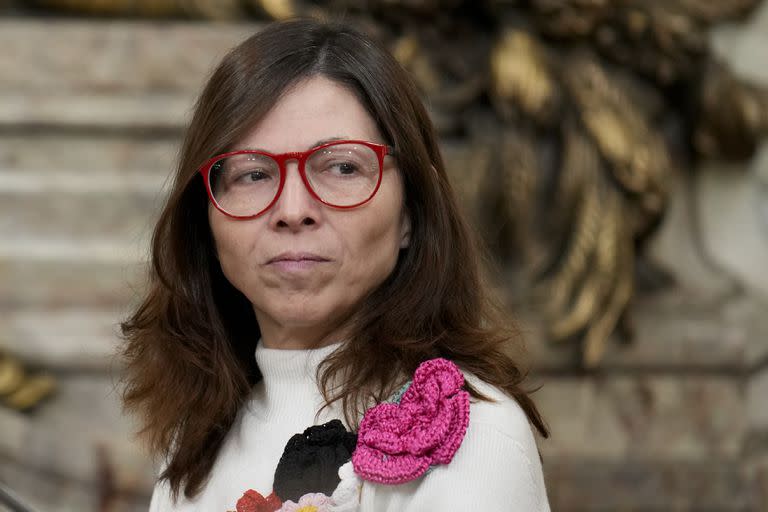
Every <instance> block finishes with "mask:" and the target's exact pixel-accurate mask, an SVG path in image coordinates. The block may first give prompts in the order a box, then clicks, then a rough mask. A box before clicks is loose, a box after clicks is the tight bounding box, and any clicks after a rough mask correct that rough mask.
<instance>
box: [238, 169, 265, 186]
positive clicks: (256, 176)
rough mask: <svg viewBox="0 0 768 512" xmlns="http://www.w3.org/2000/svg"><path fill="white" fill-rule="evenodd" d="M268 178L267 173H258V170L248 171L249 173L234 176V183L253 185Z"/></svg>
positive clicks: (244, 172)
mask: <svg viewBox="0 0 768 512" xmlns="http://www.w3.org/2000/svg"><path fill="white" fill-rule="evenodd" d="M269 178H270V176H269V174H268V173H266V172H264V171H260V170H258V169H254V170H249V171H243V172H240V173H236V174H235V181H237V182H241V183H246V184H247V183H255V182H258V181H264V180H267V179H269Z"/></svg>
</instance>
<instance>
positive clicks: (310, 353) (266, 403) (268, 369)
mask: <svg viewBox="0 0 768 512" xmlns="http://www.w3.org/2000/svg"><path fill="white" fill-rule="evenodd" d="M341 345H342V342H338V343H334V344H331V345H327V346H324V347H320V348H314V349H305V350H285V349H277V348H266V347H264V345H262V343H261V340H259V341H258V343H257V344H256V352H255V357H256V364H257V365H258V366H259V370H260V371H261V375H262V377H263V378H262V379H261V380H260V381H259V382H258V383H257V384H256V386H255V387H254V390H253V394H252V396H251V400H250V402H249V404H248V406H247V408H248V409H249V410H250V411H251V412H252V413H253V414H254V415H256V416H257V417H260V418H269V419H270V421H275V422H287V423H291V422H293V423H295V424H297V425H304V424H306V426H309V425H312V424H313V416H314V414H315V412H317V411H318V410H319V409H320V408H321V407H322V405H323V404H324V401H323V399H322V395H321V393H320V387H319V385H318V382H317V378H316V377H317V368H318V366H319V365H320V363H321V362H322V361H323V360H324V359H325V358H326V357H328V356H329V355H330V354H331V353H332V352H333V351H334V350H336V349H337V348H339V347H340V346H341ZM328 414H335V412H333V411H332V410H327V412H326V415H328ZM333 417H339V416H330V417H329V418H328V419H327V420H326V421H328V420H329V419H332V418H333Z"/></svg>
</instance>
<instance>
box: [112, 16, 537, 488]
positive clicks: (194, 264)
mask: <svg viewBox="0 0 768 512" xmlns="http://www.w3.org/2000/svg"><path fill="white" fill-rule="evenodd" d="M318 74H320V75H323V76H326V77H328V78H330V79H332V80H335V81H337V82H339V83H341V84H343V85H345V86H347V87H349V89H350V90H352V91H353V92H354V93H355V94H356V95H357V97H358V98H359V100H360V101H361V103H362V104H363V105H364V106H365V107H366V108H367V109H368V111H369V112H370V114H371V116H372V117H373V119H374V120H375V121H376V123H377V125H378V127H379V129H380V131H381V133H382V135H384V137H385V139H386V140H387V142H388V143H389V144H391V145H392V146H394V148H395V151H396V158H397V164H398V168H399V170H400V172H401V173H402V177H403V185H404V191H405V206H406V208H407V209H408V212H409V214H410V218H411V241H410V246H409V247H408V248H406V249H403V250H402V251H401V254H400V256H399V258H398V262H397V264H396V266H395V268H394V270H393V271H392V273H391V275H390V276H389V277H388V278H387V279H386V280H385V281H384V282H383V283H382V284H381V285H380V286H379V287H378V288H377V289H375V290H373V291H372V292H371V293H370V294H369V295H368V296H367V297H366V298H365V299H364V300H363V304H361V305H360V306H359V307H358V310H357V312H356V314H355V317H354V324H353V329H352V331H351V332H352V333H353V335H352V336H351V338H350V342H349V343H346V344H344V345H343V346H342V348H341V349H339V350H338V351H336V352H335V353H334V354H333V355H332V356H330V357H329V358H328V359H327V360H326V361H325V362H324V363H323V365H321V368H320V370H319V377H320V382H321V387H322V388H323V389H324V390H325V391H324V393H325V397H326V400H327V402H329V403H330V402H334V401H336V400H341V403H342V404H343V409H344V411H345V416H346V419H347V423H348V424H349V425H355V424H356V422H357V419H358V418H359V416H360V412H361V410H360V409H361V407H362V404H365V403H369V401H370V400H377V401H380V400H382V399H384V398H385V397H386V396H387V395H388V394H389V393H391V392H392V391H393V390H394V389H393V386H394V385H395V384H396V381H397V379H398V378H399V376H401V375H404V374H405V375H410V374H411V373H412V372H413V371H414V370H415V368H416V367H417V365H418V364H419V363H420V362H422V361H424V360H426V359H430V358H433V357H438V356H441V357H446V358H448V359H451V360H453V361H455V362H456V363H457V364H459V365H460V366H461V367H462V368H463V369H465V370H467V371H469V372H472V373H474V374H475V375H477V376H478V377H479V378H481V379H482V380H484V381H486V382H488V383H490V384H493V385H496V386H498V387H499V388H501V389H503V390H504V391H505V392H506V393H507V394H509V395H510V396H512V397H514V398H515V399H516V400H517V401H518V402H519V403H520V405H521V406H522V408H523V409H524V410H525V412H526V414H527V415H528V418H529V420H530V421H531V422H532V424H533V425H534V426H535V427H536V428H537V429H538V431H539V432H540V433H541V434H542V435H543V436H545V437H548V435H549V434H548V431H547V427H546V426H545V424H544V422H543V420H542V418H541V416H540V415H539V413H538V411H537V409H536V406H535V405H534V403H533V401H532V400H531V398H530V397H529V396H528V393H529V392H528V391H526V390H524V389H522V387H521V386H522V382H523V380H524V378H525V373H526V372H525V371H524V370H523V369H522V368H521V366H520V362H519V361H516V360H513V359H512V358H511V357H510V356H509V352H510V350H509V349H510V347H515V346H519V345H520V340H519V337H518V336H517V334H516V332H515V331H513V330H512V329H511V328H510V327H509V325H508V322H507V321H506V319H505V318H504V316H505V315H504V312H503V310H502V308H500V307H499V306H498V305H497V303H496V302H495V301H493V300H492V299H491V296H490V291H489V290H490V288H489V287H488V286H487V285H486V284H484V283H483V279H482V274H481V268H482V264H483V261H484V260H483V258H482V257H481V255H480V252H479V251H480V250H479V245H478V243H477V240H476V239H475V237H474V235H473V232H472V230H471V229H469V227H468V225H467V224H466V222H465V220H464V219H463V217H462V216H461V214H460V212H459V208H458V206H457V202H456V199H455V197H454V194H453V191H452V189H451V186H450V184H449V182H448V179H447V177H446V172H445V169H444V165H443V160H442V157H441V155H440V151H439V148H438V141H437V138H436V135H435V131H434V129H433V127H432V124H431V122H430V120H429V117H428V115H427V112H426V110H425V109H424V106H423V105H422V103H421V101H420V99H419V96H418V93H417V90H416V88H415V86H414V85H413V83H412V81H411V80H410V78H409V77H408V75H407V73H406V72H405V71H404V70H403V69H402V68H401V67H400V66H399V65H398V63H397V62H396V61H395V60H394V59H393V58H392V57H391V55H389V53H387V51H386V50H384V49H383V48H382V47H381V46H379V45H377V44H376V43H374V42H372V41H371V40H370V39H368V38H366V37H365V36H363V35H361V34H359V33H358V32H356V31H354V30H351V29H349V28H348V27H345V26H342V25H338V24H333V23H325V22H319V21H314V20H293V21H288V22H280V23H274V24H271V25H269V26H267V27H266V28H264V29H263V30H261V31H260V32H258V33H257V34H255V35H253V36H252V37H250V38H249V39H247V40H246V41H245V42H243V43H242V44H240V45H239V46H238V47H236V48H235V49H233V50H232V51H231V52H230V53H229V54H228V55H227V56H226V57H224V59H223V60H222V62H221V63H220V64H219V66H218V67H217V68H216V70H215V71H214V72H213V74H212V75H211V77H210V79H209V80H208V83H207V85H206V86H205V88H204V90H203V92H202V94H201V96H200V98H199V100H198V102H197V105H196V108H195V112H194V116H193V119H192V121H191V124H190V126H189V128H188V131H187V133H186V136H185V139H184V143H183V146H182V150H181V155H180V158H179V163H178V168H177V170H176V174H175V181H174V184H173V187H172V190H171V192H170V195H169V197H168V199H167V203H166V204H165V207H164V209H163V211H162V213H161V215H160V217H159V220H158V222H157V224H156V226H155V231H154V234H153V238H152V246H151V250H152V254H151V264H152V266H151V269H150V275H149V287H148V291H147V294H146V296H145V297H144V298H143V301H142V303H141V304H140V305H139V306H138V307H137V309H136V310H135V311H134V312H133V314H132V315H131V316H130V317H129V318H128V319H127V320H126V321H125V322H123V323H122V324H121V328H122V335H123V338H124V339H125V344H124V347H123V351H122V355H123V356H124V358H125V363H126V373H125V377H124V382H125V390H124V396H123V399H124V404H125V406H126V408H127V409H128V410H130V411H133V412H137V413H139V415H140V417H141V419H142V420H143V429H142V430H141V432H140V435H143V436H144V437H145V438H146V440H147V441H148V443H149V446H150V449H151V451H152V453H153V454H155V455H159V456H162V457H163V458H164V461H165V465H164V468H165V469H164V471H163V472H162V474H161V475H160V477H161V478H163V479H167V480H168V482H169V484H170V487H171V489H172V492H173V495H174V496H178V493H179V492H180V490H181V489H182V488H183V490H184V494H185V495H186V496H187V497H193V496H195V495H196V494H198V493H199V492H200V490H201V489H202V487H203V485H204V484H205V482H206V480H207V477H208V474H209V473H210V470H211V467H212V465H213V463H214V461H215V459H216V456H217V454H218V452H219V449H220V447H221V445H222V442H223V440H224V438H225V436H226V433H227V431H228V430H229V428H230V426H231V425H232V423H233V421H234V419H235V416H236V414H237V411H238V409H239V408H240V406H241V404H242V403H243V402H244V400H245V399H246V396H247V395H248V393H249V391H250V389H251V387H252V386H253V384H254V383H256V382H257V381H258V380H259V379H260V378H261V374H260V372H259V369H258V367H257V366H256V363H255V359H254V349H255V343H256V341H257V340H258V338H259V328H258V325H257V323H256V318H255V315H254V312H253V308H252V305H251V304H250V302H249V301H248V300H247V299H246V298H245V296H244V295H243V294H242V293H241V292H239V291H238V290H237V289H235V288H234V287H233V286H232V285H231V284H230V283H229V281H228V280H227V279H226V278H225V276H224V275H223V273H222V270H221V267H220V265H219V263H218V260H217V258H216V254H215V248H214V245H213V239H212V235H211V232H210V226H209V224H208V218H207V207H208V198H207V195H206V192H205V185H204V183H203V181H202V179H201V176H200V174H199V173H198V172H197V168H198V166H199V165H200V164H201V162H203V161H204V160H206V159H207V158H209V157H210V156H211V155H215V154H218V153H221V152H224V151H226V150H228V149H229V148H230V147H232V145H233V144H235V143H236V142H238V141H239V140H240V139H241V138H242V137H243V136H244V135H245V134H246V133H247V131H248V130H250V129H251V128H252V127H253V126H254V125H255V123H257V122H258V121H259V119H261V118H262V117H263V116H264V115H265V114H266V113H267V112H268V111H269V109H270V108H271V107H272V106H273V105H274V104H275V102H276V101H277V100H278V99H279V98H280V96H281V94H283V93H284V92H285V91H286V89H287V88H288V87H289V86H290V85H292V84H296V83H297V82H298V81H299V80H301V79H304V78H307V77H310V76H313V75H318ZM351 369H353V370H354V371H350V370H351ZM336 376H340V377H341V378H342V382H343V383H344V385H343V386H342V387H341V388H338V389H335V390H334V393H333V394H332V395H331V394H330V392H329V391H327V389H328V387H329V383H330V382H331V379H334V378H336ZM471 391H473V394H474V395H475V396H477V397H479V398H483V397H482V396H480V395H479V394H478V393H476V392H474V390H471Z"/></svg>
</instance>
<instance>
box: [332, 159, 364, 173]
mask: <svg viewBox="0 0 768 512" xmlns="http://www.w3.org/2000/svg"><path fill="white" fill-rule="evenodd" d="M329 167H330V170H331V171H334V172H336V173H338V174H342V175H347V176H348V175H350V174H355V173H356V172H357V171H358V167H357V165H355V164H353V163H352V162H339V163H335V164H331V165H330V166H329Z"/></svg>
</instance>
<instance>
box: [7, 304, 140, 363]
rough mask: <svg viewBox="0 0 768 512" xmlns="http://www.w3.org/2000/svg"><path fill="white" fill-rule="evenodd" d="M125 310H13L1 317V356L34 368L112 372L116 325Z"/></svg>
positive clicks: (116, 336) (117, 338) (122, 318)
mask: <svg viewBox="0 0 768 512" xmlns="http://www.w3.org/2000/svg"><path fill="white" fill-rule="evenodd" d="M126 311H127V310H121V309H117V308H113V309H108V310H105V309H85V308H66V309H16V310H5V311H3V312H2V314H0V332H2V335H0V353H1V352H2V351H4V350H7V351H9V352H10V353H11V354H13V355H14V357H17V358H19V359H21V360H22V361H24V362H25V363H27V364H30V365H32V366H34V367H36V368H45V369H47V370H53V371H61V370H64V371H66V372H68V373H69V372H72V371H89V372H93V371H98V372H104V373H107V372H109V371H110V370H114V369H115V367H114V365H115V353H116V349H117V345H118V343H119V342H120V340H119V337H118V334H119V325H118V323H119V322H121V321H123V320H125V316H126V315H127V313H126Z"/></svg>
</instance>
